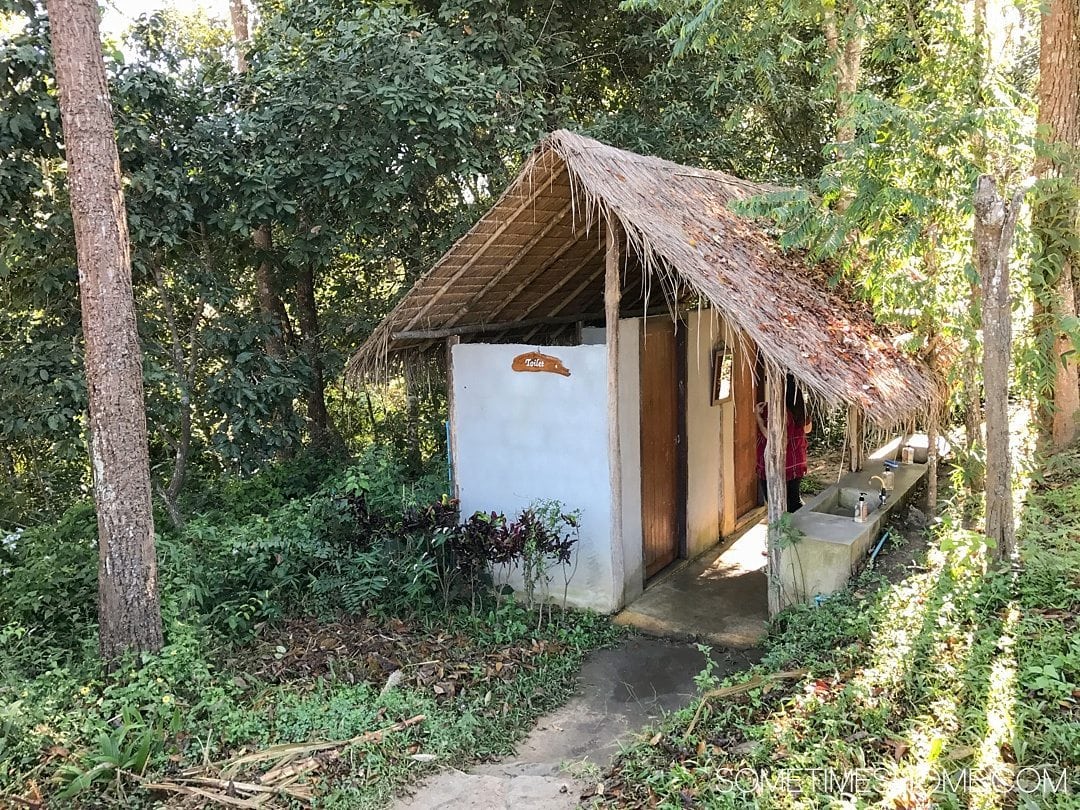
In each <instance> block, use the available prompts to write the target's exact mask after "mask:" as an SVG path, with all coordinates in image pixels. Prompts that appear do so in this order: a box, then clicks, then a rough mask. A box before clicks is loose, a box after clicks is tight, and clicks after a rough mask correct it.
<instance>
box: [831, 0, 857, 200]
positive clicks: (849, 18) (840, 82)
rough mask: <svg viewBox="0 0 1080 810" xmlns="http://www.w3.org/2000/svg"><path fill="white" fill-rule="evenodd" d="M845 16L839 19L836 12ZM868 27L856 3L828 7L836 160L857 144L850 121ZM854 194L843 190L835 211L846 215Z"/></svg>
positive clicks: (846, 1) (851, 1)
mask: <svg viewBox="0 0 1080 810" xmlns="http://www.w3.org/2000/svg"><path fill="white" fill-rule="evenodd" d="M838 8H839V11H840V13H841V15H842V16H840V17H838V16H837V10H838ZM864 26H865V23H864V21H863V19H862V15H861V14H860V12H859V9H858V5H857V2H856V0H845V1H844V3H843V5H842V6H840V4H837V3H826V4H825V8H824V20H823V24H822V29H823V31H824V33H825V45H826V47H827V48H828V51H829V55H830V56H831V57H832V58H833V62H834V64H835V71H836V100H835V104H836V106H835V110H836V122H837V124H836V157H837V158H838V159H839V158H842V157H843V152H844V146H845V145H847V144H850V143H851V142H852V141H854V140H855V127H854V125H853V124H852V121H851V111H852V100H853V99H854V97H855V92H856V91H857V90H858V89H859V72H860V69H861V65H862V52H863V47H864V36H863V29H864ZM852 196H853V192H852V191H851V190H850V189H843V190H841V193H840V197H839V198H838V199H837V201H836V210H837V211H839V212H840V213H843V212H844V211H846V210H847V209H848V206H850V205H851V200H852Z"/></svg>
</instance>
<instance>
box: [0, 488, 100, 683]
mask: <svg viewBox="0 0 1080 810" xmlns="http://www.w3.org/2000/svg"><path fill="white" fill-rule="evenodd" d="M96 611H97V523H96V520H95V517H94V510H93V507H92V505H91V504H90V503H88V502H83V503H79V504H76V505H75V506H73V507H71V508H70V509H68V510H67V511H66V512H65V513H64V514H63V516H62V517H61V518H60V520H59V521H57V522H56V523H54V524H51V525H47V526H40V527H35V528H31V529H27V530H25V531H22V532H19V533H17V534H13V535H8V536H7V537H6V538H5V542H4V544H3V550H2V551H0V617H3V621H4V625H3V626H2V630H0V651H2V652H3V656H2V658H3V660H6V661H8V662H10V661H11V660H12V659H13V658H22V657H24V656H21V655H20V654H19V652H18V650H19V648H24V649H25V654H26V656H27V657H32V658H40V659H41V660H38V661H37V662H36V663H35V666H36V667H39V668H40V667H42V666H46V665H47V664H50V663H55V662H56V660H58V659H59V658H62V657H64V656H65V653H66V651H72V650H78V649H79V648H80V646H81V645H82V644H83V642H85V640H86V634H87V628H88V627H89V626H91V625H92V624H93V622H94V619H95V616H96Z"/></svg>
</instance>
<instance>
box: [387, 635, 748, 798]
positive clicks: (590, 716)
mask: <svg viewBox="0 0 1080 810" xmlns="http://www.w3.org/2000/svg"><path fill="white" fill-rule="evenodd" d="M712 657H713V659H714V661H715V662H716V673H717V674H718V675H720V676H721V677H723V676H724V675H727V674H729V673H732V672H737V671H739V670H743V669H748V668H749V667H750V666H751V665H752V664H753V663H755V662H756V661H757V660H758V658H759V657H760V653H759V652H758V651H757V650H737V651H736V650H731V651H728V650H714V651H713V652H712ZM704 667H705V657H704V655H703V654H702V653H701V652H700V651H699V650H698V649H697V648H696V647H695V646H693V645H690V644H683V643H676V642H671V641H667V640H665V639H659V638H646V637H640V636H635V637H631V638H629V639H627V640H626V641H624V642H623V643H622V644H620V645H619V646H617V647H614V648H612V649H608V650H599V651H597V652H595V653H593V654H592V655H591V656H590V657H589V659H588V660H587V661H586V662H585V665H584V666H583V667H582V670H581V679H580V687H579V691H578V694H577V695H575V696H574V697H573V698H571V699H570V701H569V702H567V703H566V704H565V705H564V706H562V707H561V708H559V709H557V710H556V711H554V712H552V713H550V714H548V715H546V716H544V717H542V718H540V720H539V722H538V723H537V725H536V728H535V729H534V730H533V732H532V733H531V734H530V735H529V736H528V737H527V738H526V739H525V740H524V741H523V742H522V743H521V745H520V746H519V747H518V751H517V754H516V755H514V756H512V757H507V758H505V759H504V760H502V761H500V762H489V763H484V764H482V765H477V766H476V767H474V768H473V769H472V770H471V771H469V772H468V773H465V772H462V771H458V770H453V769H448V770H446V771H443V772H441V773H439V774H436V775H435V776H433V777H431V778H430V779H428V780H427V781H425V782H424V783H422V784H421V785H420V786H419V787H418V788H417V789H416V790H415V792H414V794H413V795H412V796H410V797H408V798H406V799H403V800H402V801H400V802H399V803H398V805H397V806H398V807H399V808H412V810H436V808H445V809H446V810H449V809H450V808H455V809H456V808H475V809H476V810H480V809H481V808H483V810H494V808H504V807H505V808H514V810H529V809H530V808H536V810H539V809H540V808H544V809H545V810H548V809H549V808H550V809H552V810H558V808H572V807H577V806H578V796H579V795H580V794H581V790H582V788H583V786H584V782H583V781H580V780H581V778H583V777H586V776H587V775H589V774H590V773H592V774H595V773H596V772H598V770H599V769H602V768H604V767H605V766H606V765H607V764H608V762H609V761H610V759H611V758H612V756H614V755H615V754H616V753H618V751H619V749H620V745H621V744H623V743H628V742H631V741H632V740H633V736H634V734H635V733H636V732H638V731H639V730H640V729H642V728H643V727H645V726H648V725H649V724H651V723H652V722H654V721H655V720H657V719H658V718H660V717H661V716H662V715H664V714H665V713H667V712H671V711H674V710H675V709H679V708H681V707H683V706H685V705H687V704H688V703H690V702H691V700H692V699H693V697H694V695H695V693H696V686H695V684H694V676H695V675H697V674H698V673H699V672H700V671H701V670H702V669H704Z"/></svg>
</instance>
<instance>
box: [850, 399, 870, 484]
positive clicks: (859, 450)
mask: <svg viewBox="0 0 1080 810" xmlns="http://www.w3.org/2000/svg"><path fill="white" fill-rule="evenodd" d="M847 443H848V456H849V457H850V459H851V463H850V469H851V471H852V472H858V471H859V470H861V469H862V467H863V464H864V463H865V461H866V457H865V454H864V450H863V415H862V411H861V410H859V406H858V405H848V409H847Z"/></svg>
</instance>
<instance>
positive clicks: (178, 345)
mask: <svg viewBox="0 0 1080 810" xmlns="http://www.w3.org/2000/svg"><path fill="white" fill-rule="evenodd" d="M152 271H153V275H154V284H155V286H156V287H157V290H158V295H160V296H161V306H162V309H163V310H164V312H165V322H166V324H167V325H168V327H169V344H170V346H169V359H170V361H171V362H172V367H173V373H174V374H175V375H176V385H177V387H178V388H179V389H180V425H179V430H178V433H177V437H176V449H175V453H174V455H173V472H172V476H171V477H170V478H169V483H168V484H167V485H166V487H165V488H164V489H159V491H158V493H159V494H160V495H161V498H162V500H164V501H165V509H166V511H168V513H169V518H170V520H172V522H173V525H174V526H176V528H178V529H181V528H183V526H184V516H183V514H182V513H181V511H180V493H181V492H182V491H183V489H184V483H185V481H186V480H187V470H188V464H189V462H190V458H191V389H192V387H193V386H194V384H195V370H196V368H197V363H198V348H197V346H198V343H197V337H198V332H199V324H200V323H201V322H202V310H203V300H202V299H201V298H200V299H199V300H198V301H197V302H196V304H195V315H194V317H193V318H192V321H191V329H190V331H189V335H188V345H189V346H190V347H191V349H190V353H189V354H188V356H187V357H185V355H184V344H183V342H182V341H181V339H180V327H179V324H178V323H177V320H176V310H175V308H174V307H173V305H172V300H171V299H170V298H169V294H168V291H167V290H166V289H165V282H164V280H163V279H162V277H161V272H160V270H159V269H158V268H156V267H154V268H152Z"/></svg>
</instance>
